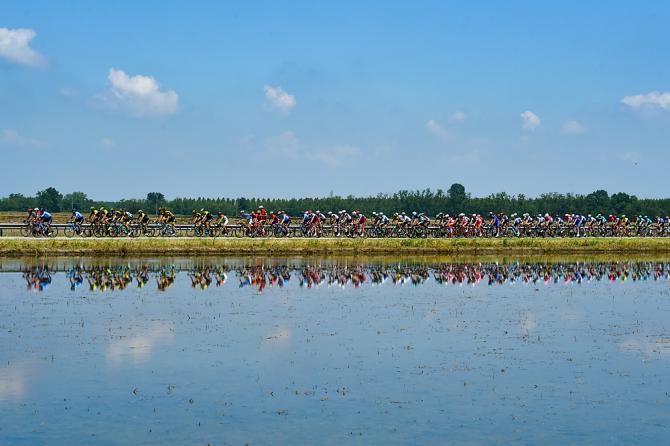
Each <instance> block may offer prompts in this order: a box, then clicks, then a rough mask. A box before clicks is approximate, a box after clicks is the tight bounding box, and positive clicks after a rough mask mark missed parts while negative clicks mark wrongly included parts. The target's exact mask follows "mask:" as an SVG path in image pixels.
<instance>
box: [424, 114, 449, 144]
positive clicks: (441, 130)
mask: <svg viewBox="0 0 670 446" xmlns="http://www.w3.org/2000/svg"><path fill="white" fill-rule="evenodd" d="M426 129H427V130H428V131H429V132H430V133H432V134H433V135H435V136H437V137H438V138H440V139H441V140H443V141H447V140H448V139H449V137H450V135H449V131H448V130H447V129H446V128H445V127H444V126H443V125H442V124H440V123H439V122H437V121H435V120H433V119H431V120H429V121H428V122H427V123H426Z"/></svg>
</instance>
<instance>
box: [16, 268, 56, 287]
mask: <svg viewBox="0 0 670 446" xmlns="http://www.w3.org/2000/svg"><path fill="white" fill-rule="evenodd" d="M23 278H24V279H25V280H26V285H27V289H28V290H35V291H44V290H46V289H47V288H49V285H51V272H50V271H49V267H48V266H38V267H35V268H32V269H30V270H28V271H25V272H24V273H23Z"/></svg>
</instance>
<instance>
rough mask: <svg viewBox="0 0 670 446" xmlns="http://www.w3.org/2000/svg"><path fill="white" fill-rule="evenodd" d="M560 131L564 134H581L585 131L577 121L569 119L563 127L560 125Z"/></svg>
mask: <svg viewBox="0 0 670 446" xmlns="http://www.w3.org/2000/svg"><path fill="white" fill-rule="evenodd" d="M561 132H562V133H563V134H565V135H581V134H584V133H586V127H584V126H583V125H582V124H581V123H580V122H579V121H576V120H574V119H571V120H569V121H566V122H565V123H564V124H563V127H561Z"/></svg>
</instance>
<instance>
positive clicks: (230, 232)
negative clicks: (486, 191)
mask: <svg viewBox="0 0 670 446" xmlns="http://www.w3.org/2000/svg"><path fill="white" fill-rule="evenodd" d="M70 226H71V223H53V224H52V225H51V227H52V228H55V229H57V232H58V233H59V234H58V235H61V234H65V235H67V236H73V234H72V232H70V234H69V235H68V234H67V233H66V232H65V229H66V228H68V227H70ZM26 227H27V226H26V224H25V223H0V237H2V236H6V235H7V233H6V232H7V231H12V232H16V234H15V235H24V236H25V234H21V232H20V231H21V229H24V228H26ZM81 227H82V230H85V229H88V228H92V227H95V225H91V224H89V223H84V224H82V225H81ZM130 227H131V228H133V229H137V228H138V225H137V224H131V225H130ZM165 227H166V225H164V224H158V223H151V224H148V225H147V228H149V229H151V230H152V231H154V233H153V234H146V233H143V234H141V235H149V236H161V234H160V232H161V231H163V235H164V236H165V235H167V236H169V235H172V234H165V231H164V229H165ZM174 228H175V233H174V236H199V237H226V236H228V237H235V236H237V237H246V236H247V234H246V233H245V230H244V228H243V226H242V225H241V224H239V223H235V224H229V225H226V226H225V228H226V234H222V233H221V231H220V229H221V227H220V226H218V225H215V224H214V225H212V226H211V229H213V230H214V231H213V234H212V233H207V234H201V233H198V231H197V230H196V229H197V228H196V226H195V225H193V224H177V225H175V227H174ZM267 229H268V227H266V230H267ZM502 229H503V231H504V232H501V233H500V234H499V236H500V237H512V238H518V237H521V238H525V237H551V238H554V237H575V236H578V237H670V226H663V227H662V228H660V229H659V228H655V229H654V230H653V231H652V230H650V228H649V227H647V228H642V229H645V231H642V230H640V228H636V227H633V226H631V227H626V228H622V229H623V230H617V231H614V230H613V229H612V228H607V227H605V228H603V227H595V228H588V227H581V228H579V229H576V228H575V227H570V226H564V227H559V228H553V229H551V230H549V229H547V228H541V227H533V226H531V227H522V228H519V227H512V226H508V227H506V228H502ZM288 230H289V234H288V236H291V237H305V236H306V235H305V234H304V233H303V227H302V225H290V226H289V227H288ZM91 232H92V231H88V235H90V236H100V234H97V235H95V234H91ZM126 235H129V234H119V235H110V237H124V236H126ZM138 235H140V234H137V233H136V234H135V236H138ZM349 235H350V236H351V235H352V234H349ZM272 236H273V234H272V233H271V231H270V232H266V237H272ZM321 236H324V237H334V236H338V234H337V231H335V230H334V227H333V226H332V225H322V227H321ZM365 236H367V237H391V238H394V237H409V238H415V237H430V238H444V237H447V238H449V237H494V236H496V231H495V229H494V228H492V227H491V226H490V225H487V224H485V225H484V226H482V227H481V228H479V229H478V230H477V233H476V234H475V233H474V230H473V229H472V228H470V229H468V231H467V232H466V234H465V235H461V234H460V233H459V232H458V230H456V231H453V232H447V231H446V230H445V228H444V227H441V226H428V227H426V228H420V229H416V228H410V230H409V232H408V231H406V230H402V231H396V230H395V229H392V228H386V229H384V230H383V231H377V232H376V231H375V230H374V229H373V228H372V227H370V226H368V227H367V228H366V235H365Z"/></svg>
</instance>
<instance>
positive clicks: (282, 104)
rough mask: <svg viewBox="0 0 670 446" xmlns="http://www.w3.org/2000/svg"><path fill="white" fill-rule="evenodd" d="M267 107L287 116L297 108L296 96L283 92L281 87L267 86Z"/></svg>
mask: <svg viewBox="0 0 670 446" xmlns="http://www.w3.org/2000/svg"><path fill="white" fill-rule="evenodd" d="M263 89H264V90H265V100H266V107H267V108H268V109H269V110H274V111H278V112H279V113H282V114H287V113H288V112H290V111H291V110H292V109H293V108H294V107H295V106H296V100H295V96H293V95H292V94H289V93H287V92H285V91H284V90H282V89H281V88H280V87H273V86H271V85H265V86H264V87H263Z"/></svg>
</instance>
